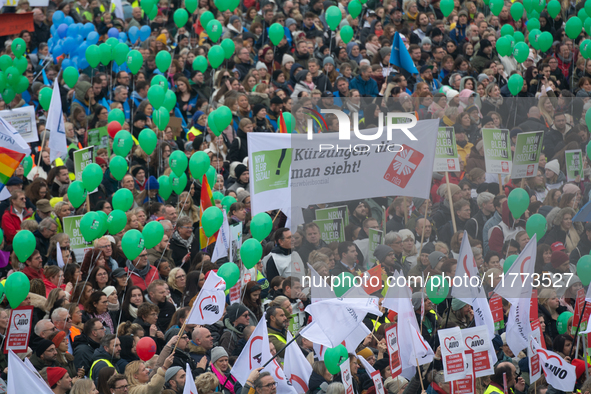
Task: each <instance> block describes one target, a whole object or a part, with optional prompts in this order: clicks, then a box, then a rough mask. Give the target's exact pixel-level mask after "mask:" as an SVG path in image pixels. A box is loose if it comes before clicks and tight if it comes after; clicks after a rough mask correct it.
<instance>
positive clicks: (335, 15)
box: [325, 5, 343, 31]
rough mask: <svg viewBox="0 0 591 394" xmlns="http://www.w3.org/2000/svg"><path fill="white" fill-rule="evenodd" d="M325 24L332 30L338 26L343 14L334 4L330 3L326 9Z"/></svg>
mask: <svg viewBox="0 0 591 394" xmlns="http://www.w3.org/2000/svg"><path fill="white" fill-rule="evenodd" d="M325 17H326V24H327V25H328V28H329V29H330V30H332V31H335V30H336V29H337V28H338V27H339V23H341V19H342V18H343V14H342V13H341V10H340V9H339V7H337V6H336V5H331V6H330V7H328V9H327V10H326V15H325Z"/></svg>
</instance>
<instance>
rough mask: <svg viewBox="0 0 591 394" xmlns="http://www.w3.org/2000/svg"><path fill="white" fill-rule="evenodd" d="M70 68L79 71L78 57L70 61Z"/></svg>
mask: <svg viewBox="0 0 591 394" xmlns="http://www.w3.org/2000/svg"><path fill="white" fill-rule="evenodd" d="M70 66H72V67H74V68H75V69H76V70H78V57H77V56H75V57H73V58H71V59H70Z"/></svg>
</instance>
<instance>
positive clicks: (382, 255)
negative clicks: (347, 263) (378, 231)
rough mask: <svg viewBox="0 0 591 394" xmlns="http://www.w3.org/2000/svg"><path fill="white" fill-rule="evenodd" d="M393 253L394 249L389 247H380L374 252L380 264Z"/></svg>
mask: <svg viewBox="0 0 591 394" xmlns="http://www.w3.org/2000/svg"><path fill="white" fill-rule="evenodd" d="M392 252H394V249H392V248H391V247H389V246H387V245H378V246H377V247H376V250H374V252H373V255H374V256H375V257H376V259H378V261H379V262H380V263H382V262H384V260H385V259H386V256H388V254H389V253H392Z"/></svg>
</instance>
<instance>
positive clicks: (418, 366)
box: [409, 322, 425, 391]
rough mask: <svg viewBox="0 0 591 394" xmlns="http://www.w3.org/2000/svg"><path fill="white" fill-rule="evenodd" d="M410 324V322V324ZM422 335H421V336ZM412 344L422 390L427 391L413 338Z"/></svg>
mask: <svg viewBox="0 0 591 394" xmlns="http://www.w3.org/2000/svg"><path fill="white" fill-rule="evenodd" d="M409 324H410V322H409ZM419 335H421V334H419ZM410 343H411V344H412V351H413V352H414V353H415V360H417V371H418V373H419V379H420V381H421V390H422V391H425V385H424V384H423V374H422V373H421V366H420V365H419V358H418V357H417V350H416V349H415V343H414V341H413V340H412V338H411V341H410Z"/></svg>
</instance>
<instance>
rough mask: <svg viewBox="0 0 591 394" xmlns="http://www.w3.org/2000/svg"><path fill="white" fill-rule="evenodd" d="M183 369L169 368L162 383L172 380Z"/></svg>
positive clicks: (177, 367)
mask: <svg viewBox="0 0 591 394" xmlns="http://www.w3.org/2000/svg"><path fill="white" fill-rule="evenodd" d="M181 369H183V368H182V367H179V366H176V367H170V368H168V369H167V370H166V373H165V374H164V383H168V381H169V380H170V379H172V378H174V376H175V375H176V374H177V373H178V372H179V371H180V370H181Z"/></svg>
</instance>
